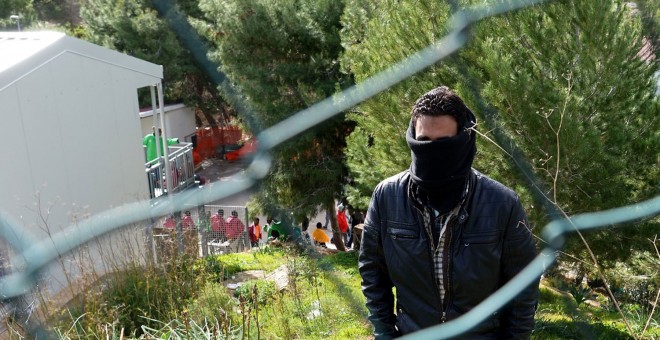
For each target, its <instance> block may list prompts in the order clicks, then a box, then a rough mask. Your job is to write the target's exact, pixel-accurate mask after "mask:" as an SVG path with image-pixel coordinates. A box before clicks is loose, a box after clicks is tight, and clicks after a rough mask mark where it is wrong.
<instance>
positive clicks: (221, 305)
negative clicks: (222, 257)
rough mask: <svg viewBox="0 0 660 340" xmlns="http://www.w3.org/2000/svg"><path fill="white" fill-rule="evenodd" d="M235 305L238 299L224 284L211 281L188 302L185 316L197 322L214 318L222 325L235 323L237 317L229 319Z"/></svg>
mask: <svg viewBox="0 0 660 340" xmlns="http://www.w3.org/2000/svg"><path fill="white" fill-rule="evenodd" d="M237 306H238V301H237V300H236V299H235V298H233V297H232V296H231V294H230V293H229V291H228V290H227V289H226V288H225V287H224V286H222V285H219V284H217V283H215V282H212V281H211V282H207V283H206V285H204V287H203V288H202V289H201V291H200V292H199V294H198V296H197V298H196V299H195V300H193V301H190V302H189V303H188V306H187V307H186V311H187V313H186V316H187V317H188V318H190V319H191V320H194V321H195V322H198V323H202V322H207V321H212V320H216V321H218V322H220V323H222V324H223V325H231V324H237V323H238V318H233V319H230V318H231V317H232V316H233V313H231V311H232V310H234V308H236V307H237Z"/></svg>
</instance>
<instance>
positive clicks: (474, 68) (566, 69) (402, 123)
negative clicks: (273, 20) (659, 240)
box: [341, 0, 660, 260]
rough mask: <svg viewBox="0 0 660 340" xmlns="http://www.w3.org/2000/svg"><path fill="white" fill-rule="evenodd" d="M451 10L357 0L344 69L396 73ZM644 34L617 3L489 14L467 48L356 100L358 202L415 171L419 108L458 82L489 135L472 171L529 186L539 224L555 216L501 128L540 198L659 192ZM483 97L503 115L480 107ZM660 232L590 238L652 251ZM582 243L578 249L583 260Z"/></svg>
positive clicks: (597, 243)
mask: <svg viewBox="0 0 660 340" xmlns="http://www.w3.org/2000/svg"><path fill="white" fill-rule="evenodd" d="M465 3H467V2H463V4H465ZM450 14H451V9H450V6H449V5H448V4H446V3H443V2H438V1H414V2H412V1H411V2H400V1H382V2H378V3H377V4H374V3H371V2H369V1H365V0H354V1H349V2H348V3H347V8H346V11H345V14H344V17H343V24H344V27H345V28H346V29H345V31H344V32H343V33H342V43H343V44H344V46H346V53H345V54H344V56H343V57H342V60H341V63H342V67H343V69H344V70H346V71H347V72H352V73H354V76H355V79H356V81H357V82H359V81H361V80H363V79H365V78H367V77H369V76H371V75H374V74H375V73H377V72H379V71H381V70H384V69H386V68H387V67H389V66H391V65H393V64H395V63H396V62H398V61H400V60H402V59H403V58H404V57H406V56H409V55H411V54H412V53H414V52H415V51H417V50H419V49H421V48H423V47H425V46H427V45H428V44H430V43H431V42H434V41H436V40H437V39H439V38H441V37H442V36H444V35H445V34H446V33H447V29H448V28H447V24H448V22H447V21H448V20H447V19H448V17H449V16H450ZM642 41H643V39H642V31H641V25H640V21H639V19H638V18H637V17H636V16H632V15H630V11H629V9H628V8H627V7H623V4H622V3H619V2H616V1H597V2H593V1H582V2H570V1H558V2H553V3H550V4H544V5H542V6H535V7H533V8H528V9H525V10H521V11H518V12H516V13H514V14H509V15H505V16H503V17H500V18H491V19H486V20H485V21H483V22H481V23H479V24H478V25H477V26H476V27H475V28H474V30H473V35H472V38H471V40H470V42H469V44H468V46H466V47H465V48H464V49H463V50H462V51H461V52H460V53H458V54H456V55H455V56H453V57H452V58H450V59H449V60H444V61H442V62H440V63H438V64H436V65H435V66H433V67H430V68H428V69H427V70H425V71H424V72H421V73H419V74H418V75H416V76H414V77H411V78H410V79H407V80H406V81H404V82H402V83H400V84H399V85H397V86H395V87H393V88H391V89H389V90H388V91H387V92H385V93H382V94H380V95H379V96H377V97H375V98H373V99H372V100H370V101H368V102H365V103H363V104H362V105H360V106H359V107H358V108H356V112H355V113H354V114H352V115H351V118H352V119H354V120H355V121H356V122H357V124H358V125H357V127H356V129H355V131H354V133H353V134H351V136H350V137H349V139H348V147H347V156H348V158H347V159H348V166H349V169H350V174H351V178H352V179H353V182H352V185H351V187H350V188H349V190H348V191H349V192H350V195H349V198H351V199H352V200H359V201H360V202H361V203H362V204H366V202H367V201H368V197H369V196H370V194H371V191H372V190H373V187H374V186H375V185H376V184H377V183H378V181H380V180H382V179H383V178H385V177H387V176H389V175H392V174H394V173H397V172H399V171H402V170H405V169H406V168H408V166H409V162H410V159H409V156H408V154H409V150H408V148H407V146H406V144H405V140H404V132H405V129H406V128H407V125H408V121H409V110H410V108H411V107H412V104H413V103H414V100H415V99H416V98H417V97H419V96H420V95H421V94H423V93H425V92H426V91H428V90H430V89H432V88H434V87H436V86H438V85H447V86H449V87H451V88H454V89H455V90H456V92H457V93H458V94H459V95H460V96H461V97H463V98H464V99H465V100H466V102H467V103H468V106H470V107H471V108H473V109H474V111H475V114H476V115H477V116H478V118H479V122H480V125H479V130H480V131H481V133H483V134H484V136H485V137H487V138H482V137H480V138H478V140H477V143H478V149H479V151H478V154H477V157H476V159H475V165H474V167H475V168H476V169H478V170H480V171H482V172H484V173H485V174H487V175H489V176H491V177H493V178H495V179H497V180H499V181H501V182H503V183H504V184H506V185H509V186H511V187H513V188H514V189H515V190H516V191H518V192H519V193H521V194H522V198H523V202H524V205H525V207H526V210H527V211H528V213H529V214H530V216H531V217H532V220H533V225H540V226H543V225H545V224H546V223H548V222H549V220H550V216H548V215H546V213H545V212H544V211H541V210H540V208H539V205H540V204H538V203H539V202H534V201H532V200H531V193H532V192H533V191H534V190H535V189H533V188H522V187H521V185H519V184H516V182H518V183H520V181H519V179H520V176H519V175H517V171H515V170H513V169H512V168H511V167H510V165H509V164H507V163H510V162H508V161H510V160H511V158H510V156H508V155H506V154H503V153H502V152H501V151H500V150H499V149H498V148H497V147H496V146H495V145H494V144H493V142H491V140H496V138H494V135H493V134H492V133H491V132H490V130H491V129H494V128H497V129H500V130H499V131H501V132H502V133H503V134H504V135H505V136H507V138H508V139H509V140H511V141H513V142H514V145H515V146H516V147H517V149H518V150H519V151H520V152H521V153H522V154H523V155H524V156H525V157H526V158H527V160H528V161H529V163H530V164H531V165H532V167H533V171H534V175H535V176H536V177H537V178H538V179H539V180H540V182H541V183H542V184H543V187H545V188H549V191H545V192H543V194H544V195H545V196H546V197H547V199H549V200H550V201H551V202H552V203H553V204H556V205H557V206H558V207H560V208H561V209H563V210H564V211H565V212H566V213H568V214H569V215H570V214H575V213H580V212H588V211H598V210H602V209H608V208H613V207H617V206H621V205H625V204H631V203H634V202H639V201H641V200H644V199H646V198H649V197H652V196H653V195H655V194H657V188H658V178H660V176H658V169H659V168H660V167H659V166H658V165H659V164H658V162H659V159H658V158H657V155H658V151H659V150H658V149H659V146H660V141H659V137H660V136H659V134H658V131H660V128H659V126H658V102H657V98H656V97H653V91H654V78H653V72H654V71H655V69H654V68H655V66H654V64H653V63H652V62H650V61H649V60H643V59H642V58H640V56H639V55H638V52H639V51H640V49H641V47H642ZM473 89H476V91H477V93H474V92H473ZM477 95H478V96H477ZM478 97H481V98H483V99H484V101H485V103H486V104H487V107H488V108H492V109H495V111H494V112H495V113H496V114H497V116H498V118H497V120H495V121H493V120H492V119H485V118H486V117H485V116H484V113H485V112H483V111H481V110H477V108H481V107H483V106H482V105H478V104H479V102H480V100H479V98H478ZM516 179H518V181H516ZM536 230H537V231H539V230H540V228H537V229H536ZM658 231H659V230H658V223H657V222H655V223H646V224H638V225H636V226H634V227H629V228H623V229H612V230H604V231H598V232H594V233H590V234H589V237H588V242H589V244H591V245H592V246H593V248H594V249H596V250H597V252H598V254H600V257H601V258H602V259H609V260H616V259H619V258H625V257H626V255H627V254H629V252H630V251H631V250H634V249H636V248H639V247H645V248H648V244H647V242H645V241H644V239H645V237H647V236H649V235H653V234H657V233H658ZM574 239H576V238H572V239H571V240H574ZM583 248H584V246H583V245H581V244H578V243H576V242H571V243H570V244H569V247H568V249H569V250H570V251H571V252H573V253H576V254H578V253H580V252H581V250H582V249H583ZM605 249H609V250H610V251H605ZM612 250H616V251H612Z"/></svg>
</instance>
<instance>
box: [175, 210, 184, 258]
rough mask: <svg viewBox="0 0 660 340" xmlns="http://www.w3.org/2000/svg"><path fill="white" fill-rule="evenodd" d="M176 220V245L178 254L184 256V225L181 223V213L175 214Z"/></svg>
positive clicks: (176, 212)
mask: <svg viewBox="0 0 660 340" xmlns="http://www.w3.org/2000/svg"><path fill="white" fill-rule="evenodd" d="M174 220H175V221H176V233H175V235H176V245H177V250H178V251H177V253H178V254H179V255H183V251H184V249H183V223H182V222H181V211H175V212H174Z"/></svg>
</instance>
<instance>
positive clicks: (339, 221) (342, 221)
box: [337, 204, 348, 244]
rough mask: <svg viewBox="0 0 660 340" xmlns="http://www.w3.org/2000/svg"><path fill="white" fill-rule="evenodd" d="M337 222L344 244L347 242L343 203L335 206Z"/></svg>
mask: <svg viewBox="0 0 660 340" xmlns="http://www.w3.org/2000/svg"><path fill="white" fill-rule="evenodd" d="M337 224H338V225H339V231H341V236H342V239H343V240H344V244H346V243H347V242H348V220H347V219H346V207H344V205H343V204H339V205H338V206H337Z"/></svg>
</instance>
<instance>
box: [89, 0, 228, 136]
mask: <svg viewBox="0 0 660 340" xmlns="http://www.w3.org/2000/svg"><path fill="white" fill-rule="evenodd" d="M181 3H182V5H185V6H183V7H184V8H186V9H187V10H189V11H190V12H191V13H194V14H198V10H195V8H196V7H195V6H194V5H193V4H192V2H184V1H182V2H181ZM150 4H151V2H150V1H149V0H138V1H124V0H88V1H86V2H85V4H84V6H83V7H82V9H81V11H80V13H81V16H82V19H83V25H84V27H85V33H86V36H85V37H83V38H84V39H86V40H88V41H90V42H93V43H95V44H99V45H102V46H105V47H108V48H111V49H114V50H117V51H120V52H123V53H126V54H129V55H131V56H134V57H137V58H140V59H144V60H147V61H150V62H152V63H155V64H159V65H163V71H164V87H163V89H164V94H165V101H166V102H168V103H172V102H181V101H183V102H185V103H186V104H187V105H189V106H192V107H195V108H199V109H200V110H196V111H197V113H201V114H203V116H204V118H205V119H206V121H207V122H208V124H210V125H216V119H215V118H214V117H213V114H217V113H219V112H220V111H223V110H224V106H225V104H224V102H223V101H222V100H221V98H220V97H219V93H218V90H217V89H216V87H215V85H213V84H212V83H211V82H210V80H209V79H208V77H207V76H206V75H205V74H204V73H203V72H202V71H201V70H200V69H199V67H198V66H197V64H196V62H195V60H194V59H193V57H192V54H191V53H190V52H189V51H188V50H187V49H186V48H184V47H183V45H182V44H181V43H180V41H179V40H178V38H177V36H176V35H175V33H174V32H173V31H172V30H171V29H170V27H169V25H168V22H167V21H166V20H164V19H162V18H160V17H159V16H158V13H157V12H156V11H155V10H154V9H152V8H151V7H150ZM185 14H186V13H184V15H185ZM189 19H190V20H193V18H189ZM140 98H141V105H143V106H145V105H146V106H149V107H150V106H151V104H150V103H151V102H150V95H149V93H148V92H146V93H144V94H142V95H141V97H140ZM202 123H203V121H202V120H201V117H198V121H197V124H198V126H201V125H202Z"/></svg>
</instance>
